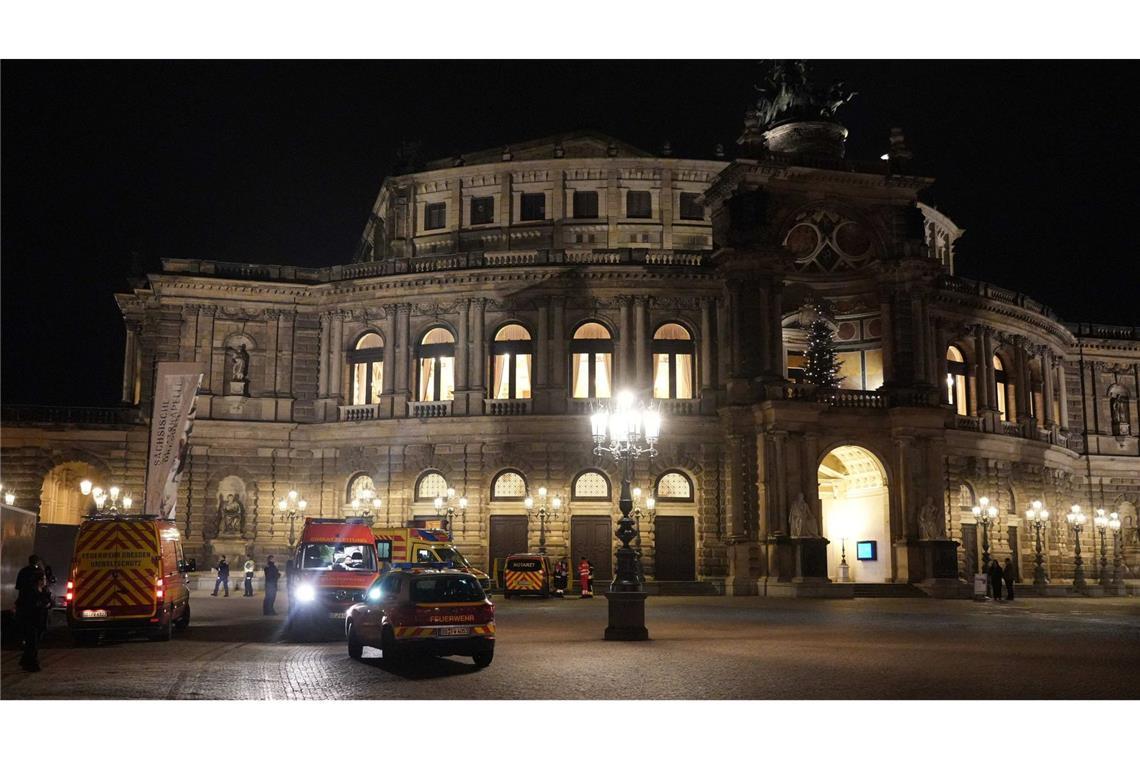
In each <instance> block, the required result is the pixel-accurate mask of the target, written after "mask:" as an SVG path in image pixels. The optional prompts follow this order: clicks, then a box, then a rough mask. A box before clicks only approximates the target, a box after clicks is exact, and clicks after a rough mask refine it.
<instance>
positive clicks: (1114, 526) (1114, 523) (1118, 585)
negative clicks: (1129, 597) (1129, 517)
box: [1108, 512, 1124, 593]
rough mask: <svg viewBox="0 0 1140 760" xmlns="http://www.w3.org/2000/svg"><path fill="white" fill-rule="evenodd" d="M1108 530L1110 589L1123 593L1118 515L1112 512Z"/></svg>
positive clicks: (1109, 517)
mask: <svg viewBox="0 0 1140 760" xmlns="http://www.w3.org/2000/svg"><path fill="white" fill-rule="evenodd" d="M1108 528H1109V530H1111V531H1112V587H1113V588H1114V589H1116V591H1117V593H1123V592H1124V576H1123V574H1122V572H1121V560H1120V515H1118V514H1117V513H1116V512H1113V513H1112V514H1110V515H1109V516H1108Z"/></svg>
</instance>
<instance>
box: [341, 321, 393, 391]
mask: <svg viewBox="0 0 1140 760" xmlns="http://www.w3.org/2000/svg"><path fill="white" fill-rule="evenodd" d="M348 367H349V372H350V373H351V375H352V403H354V404H378V403H380V394H381V393H382V392H383V389H384V339H383V338H381V337H380V336H379V335H378V334H377V333H374V332H369V333H365V334H364V335H362V336H360V339H359V340H358V341H356V347H355V348H354V349H353V350H351V351H349V352H348Z"/></svg>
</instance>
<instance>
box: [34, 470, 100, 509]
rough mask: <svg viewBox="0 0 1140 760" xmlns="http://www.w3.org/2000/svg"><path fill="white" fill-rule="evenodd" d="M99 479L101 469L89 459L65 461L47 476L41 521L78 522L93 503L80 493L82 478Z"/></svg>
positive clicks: (43, 491) (41, 492)
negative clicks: (85, 460)
mask: <svg viewBox="0 0 1140 760" xmlns="http://www.w3.org/2000/svg"><path fill="white" fill-rule="evenodd" d="M98 479H99V473H98V470H96V469H95V468H94V467H92V466H91V465H89V464H87V463H86V462H65V463H64V464H61V465H57V466H56V467H53V468H52V469H51V471H50V472H48V474H47V475H46V476H44V484H43V489H42V490H41V491H40V522H41V523H46V524H48V525H78V524H79V523H80V522H81V521H82V520H83V516H84V515H85V514H87V509H88V507H89V506H90V504H91V499H90V497H87V496H84V495H83V494H81V493H80V492H79V483H80V481H83V480H94V481H97V480H98Z"/></svg>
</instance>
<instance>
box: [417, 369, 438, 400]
mask: <svg viewBox="0 0 1140 760" xmlns="http://www.w3.org/2000/svg"><path fill="white" fill-rule="evenodd" d="M434 394H435V360H434V359H420V401H435V400H436V399H435V395H434Z"/></svg>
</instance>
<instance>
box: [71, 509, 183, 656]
mask: <svg viewBox="0 0 1140 760" xmlns="http://www.w3.org/2000/svg"><path fill="white" fill-rule="evenodd" d="M191 569H192V564H191V563H188V562H186V560H185V558H184V556H183V554H182V538H181V535H180V534H179V532H178V528H177V527H175V525H174V522H173V521H171V520H163V519H160V518H158V517H157V516H154V515H131V516H129V517H128V516H124V515H107V516H103V515H99V516H94V517H88V518H86V519H85V520H84V521H83V522H82V523H81V524H80V526H79V533H78V534H77V535H76V538H75V554H74V560H73V564H72V566H71V573H70V575H69V577H68V581H67V589H66V592H65V594H64V603H65V604H66V606H67V625H68V628H69V629H70V630H71V635H72V638H73V639H74V641H75V643H76V644H84V643H90V642H92V641H94V640H95V639H97V638H98V637H99V635H100V634H105V633H108V632H112V631H114V632H119V633H127V634H129V633H143V634H146V635H147V636H149V637H150V638H152V639H154V640H156V641H169V640H170V637H171V632H172V630H173V629H175V628H177V629H179V630H182V629H184V628H186V626H188V625H190V588H189V585H188V583H187V576H186V573H188V572H189V571H190V570H191Z"/></svg>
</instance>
